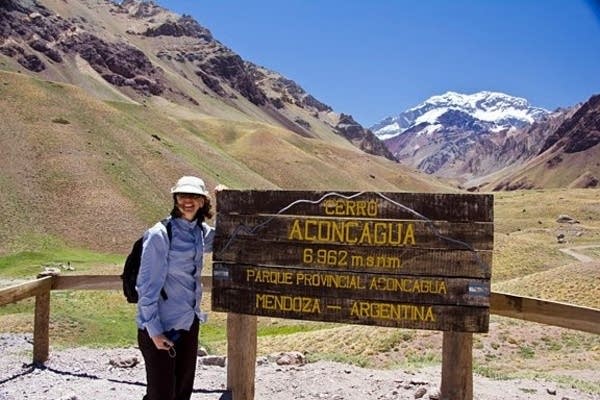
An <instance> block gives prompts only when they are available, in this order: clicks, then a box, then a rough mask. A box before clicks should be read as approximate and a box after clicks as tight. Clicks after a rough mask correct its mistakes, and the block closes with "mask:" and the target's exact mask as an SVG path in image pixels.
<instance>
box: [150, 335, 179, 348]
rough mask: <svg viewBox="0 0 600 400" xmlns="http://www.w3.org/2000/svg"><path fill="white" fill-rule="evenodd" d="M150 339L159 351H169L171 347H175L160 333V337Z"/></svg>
mask: <svg viewBox="0 0 600 400" xmlns="http://www.w3.org/2000/svg"><path fill="white" fill-rule="evenodd" d="M151 339H152V341H153V342H154V345H155V346H156V348H157V349H159V350H169V349H170V348H171V347H173V346H174V345H175V343H173V342H172V341H170V340H169V339H167V337H166V336H165V335H163V334H162V333H161V334H160V335H156V336H154V337H152V338H151Z"/></svg>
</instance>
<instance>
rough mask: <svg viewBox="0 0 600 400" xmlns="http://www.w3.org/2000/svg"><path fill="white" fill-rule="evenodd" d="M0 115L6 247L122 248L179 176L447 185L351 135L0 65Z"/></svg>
mask: <svg viewBox="0 0 600 400" xmlns="http://www.w3.org/2000/svg"><path fill="white" fill-rule="evenodd" d="M0 119H1V120H2V121H3V123H2V125H0V146H1V148H2V149H3V155H2V158H1V159H0V170H1V171H2V174H1V175H0V177H1V178H0V204H2V209H1V213H2V216H3V219H4V221H5V224H6V226H10V227H11V230H2V231H1V232H0V243H2V248H1V251H2V252H9V251H11V250H15V249H17V248H19V247H18V246H20V245H21V244H22V243H32V242H33V243H38V242H40V241H47V240H64V241H65V242H66V244H67V245H69V246H84V247H88V248H92V249H96V250H112V251H119V252H124V251H125V250H126V249H127V248H128V246H129V245H130V243H131V241H132V239H133V238H135V236H137V235H138V234H139V232H140V231H142V229H143V228H144V227H146V226H147V225H148V224H149V223H151V222H152V221H154V220H156V219H157V218H160V217H162V216H164V215H165V214H166V213H167V212H168V210H169V208H170V201H171V200H170V197H169V195H168V190H169V188H170V187H171V185H172V184H173V182H174V181H175V180H176V179H177V177H178V176H180V175H182V174H198V175H201V176H203V177H204V178H205V179H206V180H207V182H208V184H209V186H211V187H212V186H214V185H215V184H216V183H217V182H220V183H224V184H226V185H228V186H229V187H231V188H240V189H244V188H288V189H318V190H330V189H331V190H333V189H335V190H381V191H398V190H414V191H440V190H446V191H447V190H451V189H450V188H448V187H446V186H444V185H443V184H440V183H436V182H435V181H431V180H430V179H429V178H427V177H424V176H422V175H419V174H417V173H414V172H410V171H405V170H401V169H399V166H398V164H397V163H394V162H392V161H389V160H387V159H385V158H383V157H376V156H371V155H368V154H366V153H364V152H362V151H360V150H359V149H357V148H356V147H354V146H351V145H349V144H347V143H343V142H335V141H334V142H328V141H324V140H319V139H312V138H306V137H302V136H300V135H298V134H296V133H294V132H291V131H289V130H286V129H283V128H280V127H277V126H273V125H269V124H265V123H260V122H242V121H231V120H225V119H217V118H209V117H206V116H202V115H196V114H193V113H190V112H189V111H188V110H187V109H186V108H184V107H178V106H176V105H174V104H172V103H171V104H170V105H169V107H162V106H161V103H160V102H148V104H146V105H138V104H132V103H130V102H114V101H113V102H106V101H101V100H99V99H97V98H95V97H92V96H91V95H90V94H89V93H88V92H87V91H84V90H81V89H79V88H77V87H73V86H71V85H67V84H63V83H57V82H52V81H42V80H38V79H35V78H31V77H28V76H26V75H24V74H18V73H10V72H0ZM24 238H29V239H28V240H23V239H24ZM31 238H34V239H33V240H31Z"/></svg>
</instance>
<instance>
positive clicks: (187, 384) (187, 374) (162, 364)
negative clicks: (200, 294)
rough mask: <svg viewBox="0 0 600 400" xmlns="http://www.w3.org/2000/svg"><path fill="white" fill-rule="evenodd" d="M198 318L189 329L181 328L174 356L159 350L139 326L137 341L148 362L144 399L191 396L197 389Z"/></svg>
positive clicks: (172, 399)
mask: <svg viewBox="0 0 600 400" xmlns="http://www.w3.org/2000/svg"><path fill="white" fill-rule="evenodd" d="M198 326H199V323H198V318H196V319H195V320H194V323H193V324H192V326H191V328H190V330H189V331H181V336H180V337H179V339H178V340H177V341H176V342H175V352H176V355H175V357H171V356H170V355H169V352H167V351H166V350H159V349H157V348H156V346H155V345H154V342H153V341H152V339H151V338H150V336H149V335H148V332H147V331H146V330H145V329H144V330H142V329H138V344H139V346H140V350H141V351H142V356H144V361H145V363H146V382H147V384H148V385H147V387H146V395H145V396H144V400H189V399H190V397H191V396H192V390H193V389H194V376H195V375H196V359H197V357H198Z"/></svg>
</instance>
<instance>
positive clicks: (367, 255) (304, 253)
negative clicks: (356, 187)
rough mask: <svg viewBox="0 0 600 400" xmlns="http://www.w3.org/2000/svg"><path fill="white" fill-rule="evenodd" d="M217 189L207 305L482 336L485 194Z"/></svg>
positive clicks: (488, 226)
mask: <svg viewBox="0 0 600 400" xmlns="http://www.w3.org/2000/svg"><path fill="white" fill-rule="evenodd" d="M218 196H219V197H218V202H217V204H218V210H217V231H216V237H215V243H214V248H213V290H212V304H213V309H214V310H215V311H225V312H231V313H238V314H246V315H263V316H271V317H281V318H294V319H305V320H314V321H329V322H340V323H351V324H367V325H377V326H387V327H401V328H413V329H430V330H441V331H449V332H470V333H472V332H487V330H488V324H489V299H490V277H491V261H492V247H493V198H492V196H490V195H473V194H430V193H375V192H361V193H337V192H308V191H223V192H220V193H219V194H218ZM442 386H443V385H442ZM236 400H237V399H236Z"/></svg>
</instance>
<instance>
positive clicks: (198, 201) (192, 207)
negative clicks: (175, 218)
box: [175, 193, 206, 221]
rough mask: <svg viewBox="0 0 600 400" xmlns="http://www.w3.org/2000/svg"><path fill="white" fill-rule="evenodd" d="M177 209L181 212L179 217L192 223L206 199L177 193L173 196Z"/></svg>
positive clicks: (192, 194) (190, 194) (197, 195)
mask: <svg viewBox="0 0 600 400" xmlns="http://www.w3.org/2000/svg"><path fill="white" fill-rule="evenodd" d="M175 200H176V201H177V208H178V209H179V211H181V216H182V217H183V218H185V219H187V220H188V221H192V220H193V219H194V217H195V216H196V213H197V212H198V210H199V209H201V208H202V207H203V206H204V202H205V201H206V199H205V198H204V196H202V195H201V194H194V193H177V194H176V195H175Z"/></svg>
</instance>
